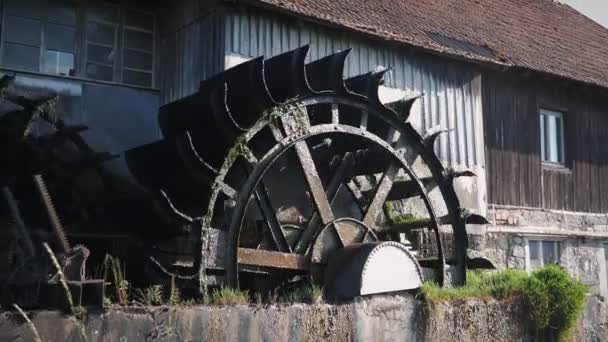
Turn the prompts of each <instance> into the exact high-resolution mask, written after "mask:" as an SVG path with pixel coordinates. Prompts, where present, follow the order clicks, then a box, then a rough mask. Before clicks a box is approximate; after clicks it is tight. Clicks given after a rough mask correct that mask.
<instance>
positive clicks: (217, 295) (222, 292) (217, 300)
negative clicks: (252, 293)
mask: <svg viewBox="0 0 608 342" xmlns="http://www.w3.org/2000/svg"><path fill="white" fill-rule="evenodd" d="M209 300H210V302H211V304H213V305H237V304H249V292H248V291H243V290H239V289H233V288H229V287H222V288H219V289H213V290H212V291H211V295H210V297H209Z"/></svg>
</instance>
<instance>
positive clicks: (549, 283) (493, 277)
mask: <svg viewBox="0 0 608 342" xmlns="http://www.w3.org/2000/svg"><path fill="white" fill-rule="evenodd" d="M422 293H423V295H424V298H425V299H426V301H427V302H428V303H434V302H442V301H458V300H465V299H469V298H479V299H489V298H496V299H499V300H508V299H512V298H516V297H521V298H524V300H525V301H526V303H527V305H528V306H529V309H530V316H531V319H532V321H533V322H534V323H535V325H536V328H537V329H541V330H542V329H550V330H555V331H557V332H558V334H559V335H560V336H564V337H565V336H567V335H570V333H571V332H572V329H573V328H574V326H575V325H576V322H577V321H578V319H579V317H580V316H581V314H582V311H583V308H584V305H585V296H586V293H587V286H586V285H584V284H583V283H581V282H580V281H579V280H576V279H573V278H572V277H570V275H569V274H568V273H567V272H566V271H564V269H562V268H561V267H560V266H558V265H551V266H546V267H544V268H542V269H539V270H537V271H534V272H532V273H527V272H525V271H522V270H514V269H507V270H503V271H498V272H485V273H482V272H480V271H469V272H467V284H466V285H465V286H462V287H458V288H440V287H439V286H437V285H436V284H435V283H431V282H426V283H424V285H423V286H422Z"/></svg>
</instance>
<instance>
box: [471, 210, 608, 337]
mask: <svg viewBox="0 0 608 342" xmlns="http://www.w3.org/2000/svg"><path fill="white" fill-rule="evenodd" d="M487 218H488V220H489V221H490V222H491V224H490V225H488V226H484V227H472V229H469V232H470V235H469V241H470V247H471V248H472V249H475V250H476V251H479V252H481V253H482V254H483V255H484V256H486V257H488V258H489V259H490V260H492V261H493V262H494V263H495V265H496V266H497V267H498V268H499V269H504V268H519V269H526V259H527V258H528V255H527V254H528V249H527V247H526V245H527V240H528V239H535V240H554V241H559V244H560V258H559V264H560V265H561V266H562V267H564V269H566V270H567V271H568V273H569V274H570V275H572V276H573V277H576V278H578V279H580V280H581V281H582V282H583V283H585V284H587V285H588V286H589V288H590V294H589V297H588V300H587V305H586V309H585V313H584V317H583V319H582V320H581V322H580V324H579V331H578V334H579V337H580V338H582V337H581V336H587V337H588V340H592V341H608V330H607V329H608V327H607V325H608V303H606V301H605V298H606V297H607V296H608V272H607V266H608V265H607V262H608V261H607V260H606V254H605V253H606V251H605V249H606V248H608V245H606V243H607V242H608V215H604V214H587V213H572V212H566V211H555V210H540V209H530V208H516V207H497V206H489V208H488V210H487ZM577 340H582V339H577Z"/></svg>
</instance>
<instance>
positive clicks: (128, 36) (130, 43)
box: [125, 30, 153, 51]
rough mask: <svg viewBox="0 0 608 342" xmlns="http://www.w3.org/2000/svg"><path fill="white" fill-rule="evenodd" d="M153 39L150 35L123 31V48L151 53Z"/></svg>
mask: <svg viewBox="0 0 608 342" xmlns="http://www.w3.org/2000/svg"><path fill="white" fill-rule="evenodd" d="M152 45H153V37H152V34H151V33H145V32H140V31H134V30H125V46H127V47H130V48H135V49H140V50H144V51H152Z"/></svg>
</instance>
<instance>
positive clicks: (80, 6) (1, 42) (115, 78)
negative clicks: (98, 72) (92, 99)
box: [0, 0, 159, 90]
mask: <svg viewBox="0 0 608 342" xmlns="http://www.w3.org/2000/svg"><path fill="white" fill-rule="evenodd" d="M0 1H1V0H0ZM95 4H102V5H105V6H113V7H114V8H116V9H117V11H118V16H117V19H116V22H111V21H109V20H103V19H101V18H94V17H93V16H92V15H91V14H90V11H91V6H94V5H95ZM2 5H3V6H2V9H1V10H2V14H1V15H0V18H1V21H2V22H1V23H0V68H2V69H7V70H11V71H17V72H24V73H31V74H39V75H44V76H51V77H67V78H77V79H82V80H91V81H94V82H102V83H111V84H120V85H125V86H128V87H136V88H144V89H155V90H156V89H157V88H156V85H157V79H158V68H157V65H156V63H157V61H158V58H159V56H158V51H157V47H158V41H157V39H158V37H157V35H158V13H157V12H156V11H155V9H154V8H147V7H144V8H140V7H139V6H131V5H129V3H128V1H126V0H119V1H117V3H112V2H109V1H103V0H95V1H93V0H83V1H74V12H75V16H76V20H75V24H74V26H69V25H66V24H60V23H56V22H54V21H53V20H52V19H49V12H50V11H49V8H50V7H51V6H50V5H51V3H49V1H48V0H41V1H40V13H41V15H40V18H34V17H35V16H24V15H13V14H9V13H8V11H7V10H6V4H5V2H3V3H2ZM129 11H132V12H136V13H138V14H145V15H147V16H150V19H151V20H152V23H151V26H150V27H149V28H144V27H138V26H133V25H127V12H129ZM8 16H15V17H18V18H26V19H32V20H37V21H39V22H40V36H39V37H40V39H39V40H40V44H39V45H38V46H34V45H28V44H23V43H12V42H9V41H7V36H6V34H7V33H6V32H7V31H6V26H7V24H6V23H7V17H8ZM89 21H91V22H97V23H99V24H102V25H109V26H111V27H112V28H113V30H114V40H113V44H112V46H110V45H109V44H103V43H99V42H95V41H91V40H90V39H89V35H88V32H87V29H88V24H89ZM48 24H52V25H63V26H68V27H72V28H74V30H75V35H74V36H75V38H74V45H73V46H74V50H73V55H74V67H73V69H74V71H73V74H72V75H64V74H59V73H50V72H47V65H46V52H47V50H49V49H48V48H47V42H46V38H45V35H46V27H47V25H48ZM146 24H147V23H146ZM126 30H130V31H136V32H142V33H145V34H149V35H150V36H151V38H152V45H151V47H150V51H145V50H143V49H137V48H130V47H127V46H126V42H125V35H126ZM7 43H9V44H18V45H23V46H26V47H32V48H37V49H38V52H39V53H38V54H37V56H36V58H37V61H38V63H37V68H36V69H25V68H20V67H13V66H8V65H7V64H6V63H5V61H4V53H5V45H6V44H7ZM89 44H91V45H94V46H100V47H104V48H112V49H113V50H114V53H115V57H114V60H113V63H112V65H111V68H112V77H111V80H104V79H100V78H93V77H89V76H88V75H87V70H86V68H87V64H89V63H90V64H99V65H102V66H105V67H110V64H109V63H103V62H98V61H89ZM127 50H132V51H135V52H138V53H145V54H147V55H149V56H150V58H151V68H150V69H149V70H148V69H146V68H144V67H141V68H139V67H125V53H126V51H127ZM51 51H56V50H51ZM61 52H64V51H61ZM32 59H33V58H32ZM146 62H147V61H146ZM125 71H127V72H129V71H130V72H136V73H142V74H147V75H149V76H150V83H149V84H147V85H141V84H137V83H126V82H125V77H124V73H125Z"/></svg>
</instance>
